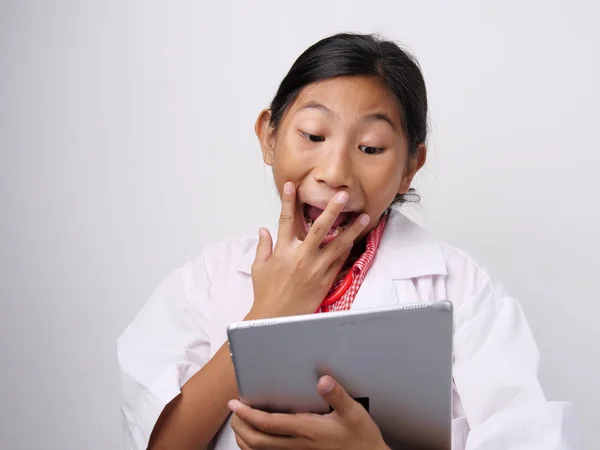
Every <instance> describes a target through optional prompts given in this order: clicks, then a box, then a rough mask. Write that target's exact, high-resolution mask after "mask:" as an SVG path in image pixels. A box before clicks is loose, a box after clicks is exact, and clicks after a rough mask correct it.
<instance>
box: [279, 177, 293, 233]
mask: <svg viewBox="0 0 600 450" xmlns="http://www.w3.org/2000/svg"><path fill="white" fill-rule="evenodd" d="M294 237H296V186H294V183H292V182H291V181H288V182H287V183H285V184H284V185H283V192H282V193H281V214H280V215H279V230H278V231H277V241H278V242H279V241H284V240H288V241H289V240H291V239H293V238H294Z"/></svg>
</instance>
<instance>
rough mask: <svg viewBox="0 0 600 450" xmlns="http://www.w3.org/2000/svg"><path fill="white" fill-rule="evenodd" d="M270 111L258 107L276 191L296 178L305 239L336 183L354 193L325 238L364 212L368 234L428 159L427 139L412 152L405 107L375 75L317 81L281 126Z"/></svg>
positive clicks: (259, 132) (336, 188)
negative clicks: (272, 120)
mask: <svg viewBox="0 0 600 450" xmlns="http://www.w3.org/2000/svg"><path fill="white" fill-rule="evenodd" d="M270 117H271V115H270V111H268V110H265V111H263V112H262V113H261V114H260V115H259V117H258V120H257V122H256V132H257V135H258V138H259V140H260V143H261V147H262V152H263V158H264V161H265V163H266V164H268V165H269V166H271V167H272V168H273V175H274V178H275V184H276V185H277V189H278V191H279V193H280V194H281V192H282V189H283V185H284V183H285V182H287V181H291V182H293V183H294V184H295V185H296V190H297V193H298V198H297V211H296V214H297V217H296V219H297V220H296V223H297V224H298V228H297V236H298V239H300V240H303V239H304V238H305V237H306V234H307V232H308V229H309V228H310V226H311V224H312V222H313V221H314V219H315V218H316V217H318V215H319V214H320V212H322V210H323V209H325V207H326V205H327V203H328V202H329V200H331V199H332V198H333V196H334V195H335V194H336V193H337V192H339V191H346V192H347V193H348V194H349V196H350V200H349V201H348V204H347V206H346V208H345V210H344V211H345V212H344V213H342V214H341V215H340V217H339V218H338V220H337V221H336V223H335V224H334V227H332V229H331V230H330V233H329V234H328V236H327V238H326V241H330V240H331V239H333V238H334V237H335V236H336V235H337V234H338V233H339V232H340V231H341V230H343V229H344V227H345V226H347V225H348V223H349V222H350V221H351V220H353V219H354V218H355V217H356V216H357V215H358V214H359V213H362V212H364V213H367V214H368V215H369V216H370V217H371V223H370V224H369V226H367V228H366V229H365V230H364V231H363V235H362V236H364V235H366V234H367V233H368V232H369V231H370V230H371V229H373V228H374V227H375V226H376V225H377V221H378V219H379V217H380V216H381V215H382V214H383V213H384V212H385V210H386V209H387V208H388V207H389V206H390V204H391V203H392V201H393V200H394V197H395V196H396V194H404V193H406V192H407V191H408V189H409V188H410V183H411V181H412V179H413V177H414V175H415V174H416V172H417V171H418V170H419V169H420V168H421V167H422V166H423V164H424V162H425V155H426V148H425V146H424V145H422V146H420V147H419V149H418V150H419V151H418V153H417V155H415V156H413V157H409V154H408V148H409V145H408V140H407V138H406V136H405V133H404V131H403V129H402V121H401V112H400V108H399V106H398V104H397V102H396V100H395V98H394V96H393V94H392V93H391V92H390V91H389V90H388V88H387V87H386V85H385V84H384V83H383V82H382V81H381V80H380V79H379V78H377V77H369V76H357V77H339V78H333V79H329V80H325V81H322V82H317V83H314V84H312V85H309V86H307V87H305V88H304V89H303V90H302V91H301V92H300V94H299V95H298V97H297V99H296V100H295V101H294V102H293V104H292V105H290V106H289V107H288V109H287V111H286V112H285V114H284V116H283V119H282V120H281V122H280V124H279V126H278V127H277V129H276V130H274V129H273V128H272V127H271V126H270Z"/></svg>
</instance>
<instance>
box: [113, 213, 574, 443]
mask: <svg viewBox="0 0 600 450" xmlns="http://www.w3.org/2000/svg"><path fill="white" fill-rule="evenodd" d="M256 244H257V239H256V238H243V239H240V240H228V241H224V242H220V243H217V244H213V245H212V246H209V247H208V248H207V249H206V250H205V251H204V253H203V254H202V255H201V256H200V257H199V258H198V259H197V260H196V261H194V262H190V263H188V264H187V265H185V266H184V267H182V268H181V269H179V270H177V271H176V272H175V273H173V274H172V275H171V276H170V277H169V278H168V279H167V280H166V281H164V282H163V283H162V284H161V285H160V286H159V287H158V288H157V290H156V291H155V292H154V294H153V295H152V296H151V297H150V299H149V301H148V303H147V304H146V305H145V306H144V308H143V309H142V311H141V312H140V313H139V314H138V316H137V317H136V318H135V320H134V321H133V323H132V324H131V325H130V326H129V327H128V328H127V330H126V331H125V332H124V333H123V335H122V336H121V337H120V339H119V343H118V357H119V362H120V366H121V375H122V388H123V404H122V411H123V416H124V421H125V427H126V434H127V437H128V441H129V447H128V448H130V449H135V450H143V449H146V448H147V445H148V440H149V438H150V434H151V432H152V429H153V427H154V425H155V423H156V421H157V419H158V417H159V415H160V413H161V412H162V410H163V408H164V407H165V405H166V404H167V403H169V402H170V401H171V400H172V399H173V398H175V397H176V396H177V395H178V394H179V393H180V389H181V386H183V385H184V384H185V383H186V382H187V381H188V380H189V379H190V378H191V377H192V376H193V375H194V374H195V373H196V372H197V371H198V370H200V368H202V366H203V365H204V364H206V363H207V361H208V360H209V359H210V358H211V357H212V356H213V355H214V354H215V353H216V351H217V350H218V349H219V348H220V347H221V345H222V344H223V343H224V342H225V341H226V328H227V326H228V325H229V324H230V323H232V322H234V321H239V320H242V319H243V318H244V316H245V315H246V314H247V312H248V311H249V310H250V307H251V306H252V299H253V291H252V279H251V276H250V266H251V264H252V262H253V260H254V255H255V251H256ZM444 299H447V300H450V301H451V302H452V303H453V304H454V327H455V330H454V353H455V360H454V367H453V377H454V393H453V394H454V395H453V422H452V448H453V449H455V450H463V449H464V450H476V449H477V450H480V449H481V450H507V449H512V448H514V449H528V450H533V449H540V450H554V449H565V450H566V449H569V450H573V449H577V448H581V447H580V446H581V443H580V440H579V431H578V427H577V421H576V419H575V415H574V412H573V409H572V406H571V405H570V404H569V403H562V402H560V403H559V402H548V401H546V398H545V396H544V393H543V392H542V389H541V387H540V383H539V381H538V377H537V369H538V364H539V353H538V349H537V347H536V344H535V342H534V339H533V336H532V334H531V331H530V329H529V326H528V324H527V321H526V319H525V316H524V314H523V310H522V309H521V306H520V304H519V302H518V301H517V300H516V299H515V298H514V297H511V296H510V294H509V293H508V292H507V291H506V289H505V288H504V286H503V285H502V284H500V282H499V281H498V280H496V279H495V278H494V277H493V276H492V275H491V274H490V273H488V272H487V271H486V270H485V269H484V268H482V267H481V266H480V265H479V264H478V263H476V262H475V261H473V260H472V259H471V258H470V257H469V256H468V255H466V254H465V253H463V252H462V251H460V250H458V249H456V248H454V247H451V246H449V245H446V244H443V243H441V242H439V241H437V240H435V239H434V238H432V237H431V236H430V235H429V234H428V233H427V232H425V231H424V230H423V229H422V228H421V227H419V226H418V225H417V224H415V223H414V222H411V221H410V220H409V219H408V218H406V217H405V216H403V215H402V214H399V213H395V212H393V213H391V216H390V218H389V221H388V224H387V226H386V229H385V232H384V235H383V237H382V240H381V244H380V247H379V250H378V252H377V255H376V257H375V260H374V261H373V265H372V266H371V269H370V270H369V272H368V273H367V276H366V278H365V280H364V283H363V285H362V286H361V288H360V290H359V291H358V294H357V296H356V299H355V301H354V304H353V305H352V309H354V310H356V309H364V308H371V307H375V306H385V305H394V304H400V303H416V302H427V301H433V300H444ZM399 376H400V375H399ZM237 448H238V446H237V444H236V443H235V437H234V434H233V431H232V429H231V427H230V426H229V423H227V424H226V426H224V427H223V428H222V429H221V431H220V433H219V434H218V435H217V436H216V438H215V441H214V449H215V450H233V449H237Z"/></svg>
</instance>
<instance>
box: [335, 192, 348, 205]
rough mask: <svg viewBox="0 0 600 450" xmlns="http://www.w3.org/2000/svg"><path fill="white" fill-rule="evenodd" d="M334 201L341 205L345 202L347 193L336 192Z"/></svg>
mask: <svg viewBox="0 0 600 450" xmlns="http://www.w3.org/2000/svg"><path fill="white" fill-rule="evenodd" d="M335 201H336V202H338V203H339V204H341V205H343V204H344V203H346V202H347V201H348V193H347V192H345V191H342V192H338V193H337V194H336V195H335Z"/></svg>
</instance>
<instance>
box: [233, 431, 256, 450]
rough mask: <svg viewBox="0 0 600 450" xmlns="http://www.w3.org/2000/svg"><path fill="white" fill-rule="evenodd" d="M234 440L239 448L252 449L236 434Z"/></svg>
mask: <svg viewBox="0 0 600 450" xmlns="http://www.w3.org/2000/svg"><path fill="white" fill-rule="evenodd" d="M235 442H236V443H237V445H238V447H239V448H240V449H241V450H252V448H250V446H249V445H248V444H246V443H245V442H244V440H243V439H242V438H241V437H239V435H237V434H236V435H235Z"/></svg>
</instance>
